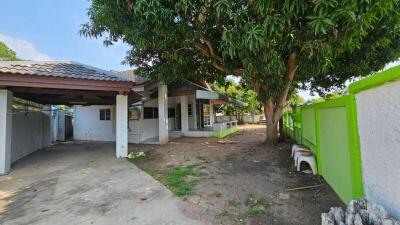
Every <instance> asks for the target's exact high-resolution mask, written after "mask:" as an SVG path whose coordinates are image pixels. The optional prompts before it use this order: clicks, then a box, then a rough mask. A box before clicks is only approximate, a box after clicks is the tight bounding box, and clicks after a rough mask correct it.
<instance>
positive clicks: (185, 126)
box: [180, 96, 189, 135]
mask: <svg viewBox="0 0 400 225" xmlns="http://www.w3.org/2000/svg"><path fill="white" fill-rule="evenodd" d="M180 99H181V127H182V130H181V131H182V134H183V135H185V134H187V132H188V131H189V114H188V96H181V97H180Z"/></svg>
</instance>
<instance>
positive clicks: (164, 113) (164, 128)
mask: <svg viewBox="0 0 400 225" xmlns="http://www.w3.org/2000/svg"><path fill="white" fill-rule="evenodd" d="M158 138H159V142H160V145H163V144H166V143H168V87H167V85H165V84H161V83H159V84H158Z"/></svg>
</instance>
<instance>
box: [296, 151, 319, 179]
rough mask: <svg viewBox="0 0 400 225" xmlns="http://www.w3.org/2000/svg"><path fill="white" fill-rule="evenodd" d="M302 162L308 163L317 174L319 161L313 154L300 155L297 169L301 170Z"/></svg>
mask: <svg viewBox="0 0 400 225" xmlns="http://www.w3.org/2000/svg"><path fill="white" fill-rule="evenodd" d="M302 162H306V163H308V165H310V168H311V170H312V173H313V174H314V175H316V174H317V163H316V162H315V157H314V156H313V155H300V156H299V157H298V159H297V171H300V165H301V163H302Z"/></svg>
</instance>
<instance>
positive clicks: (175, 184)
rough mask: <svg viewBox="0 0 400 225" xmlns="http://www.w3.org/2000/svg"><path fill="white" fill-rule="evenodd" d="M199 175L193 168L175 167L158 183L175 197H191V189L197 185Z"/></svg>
mask: <svg viewBox="0 0 400 225" xmlns="http://www.w3.org/2000/svg"><path fill="white" fill-rule="evenodd" d="M199 176H200V175H199V173H198V172H197V171H196V170H195V168H194V167H193V166H177V167H174V168H173V169H172V170H170V171H168V172H167V173H166V174H165V176H162V177H161V178H160V181H161V182H162V183H163V184H165V185H166V186H167V187H168V188H169V189H171V191H172V192H174V193H175V194H176V195H177V196H179V197H183V196H187V195H191V194H192V192H193V188H194V187H195V186H196V185H197V184H198V181H199V180H198V179H196V178H197V177H199Z"/></svg>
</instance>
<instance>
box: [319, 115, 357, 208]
mask: <svg viewBox="0 0 400 225" xmlns="http://www.w3.org/2000/svg"><path fill="white" fill-rule="evenodd" d="M317 113H318V115H319V118H318V119H319V121H318V123H319V131H320V133H319V135H320V136H319V138H320V139H319V142H320V145H319V148H320V150H321V151H320V152H321V153H320V157H321V158H320V164H321V170H322V171H321V174H322V176H323V177H324V178H325V180H326V181H327V182H328V183H329V184H330V185H331V186H332V188H333V189H334V190H335V191H336V193H337V194H338V195H339V196H340V198H341V199H342V200H344V201H345V202H350V201H351V200H352V199H353V193H352V190H353V189H352V174H351V161H350V154H349V152H350V149H349V148H350V146H349V140H348V132H349V127H348V125H347V112H346V107H335V108H326V109H320V110H318V112H317Z"/></svg>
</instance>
